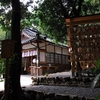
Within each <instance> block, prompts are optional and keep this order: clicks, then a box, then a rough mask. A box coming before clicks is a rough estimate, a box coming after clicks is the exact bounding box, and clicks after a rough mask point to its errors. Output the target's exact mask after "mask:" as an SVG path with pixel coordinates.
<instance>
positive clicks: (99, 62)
mask: <svg viewBox="0 0 100 100" xmlns="http://www.w3.org/2000/svg"><path fill="white" fill-rule="evenodd" d="M95 65H96V68H95V70H94V72H95V73H96V72H97V71H98V70H100V59H98V60H96V62H95ZM98 81H100V72H99V74H97V76H96V77H95V78H94V80H93V82H92V85H91V87H92V90H94V88H95V86H96V84H97V82H98ZM99 99H100V95H98V96H97V97H96V99H95V100H99Z"/></svg>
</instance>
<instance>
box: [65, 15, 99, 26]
mask: <svg viewBox="0 0 100 100" xmlns="http://www.w3.org/2000/svg"><path fill="white" fill-rule="evenodd" d="M96 22H97V23H98V22H100V15H92V16H84V17H76V18H68V19H66V25H67V26H70V25H78V24H85V23H86V24H87V23H96Z"/></svg>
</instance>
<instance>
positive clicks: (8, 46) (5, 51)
mask: <svg viewBox="0 0 100 100" xmlns="http://www.w3.org/2000/svg"><path fill="white" fill-rule="evenodd" d="M13 52H14V41H13V40H10V39H7V40H3V41H2V45H1V58H6V72H5V95H4V100H8V99H9V98H8V96H9V58H11V57H12V56H13Z"/></svg>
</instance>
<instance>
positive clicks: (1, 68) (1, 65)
mask: <svg viewBox="0 0 100 100" xmlns="http://www.w3.org/2000/svg"><path fill="white" fill-rule="evenodd" d="M5 64H6V63H5V59H3V58H2V59H0V77H1V75H3V74H5V69H6V65H5ZM0 81H2V79H1V80H0Z"/></svg>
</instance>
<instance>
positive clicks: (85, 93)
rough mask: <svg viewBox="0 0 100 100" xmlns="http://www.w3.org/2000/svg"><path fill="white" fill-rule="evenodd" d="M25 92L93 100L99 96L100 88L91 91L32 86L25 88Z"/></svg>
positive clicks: (65, 87) (79, 88) (77, 88)
mask: <svg viewBox="0 0 100 100" xmlns="http://www.w3.org/2000/svg"><path fill="white" fill-rule="evenodd" d="M26 89H27V90H31V91H32V90H34V91H39V92H44V93H56V94H66V95H78V96H79V97H81V96H84V97H89V98H95V97H96V96H97V95H98V94H100V88H95V89H94V91H92V89H91V87H90V88H84V87H69V86H47V85H46V86H45V85H34V86H28V87H26Z"/></svg>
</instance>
